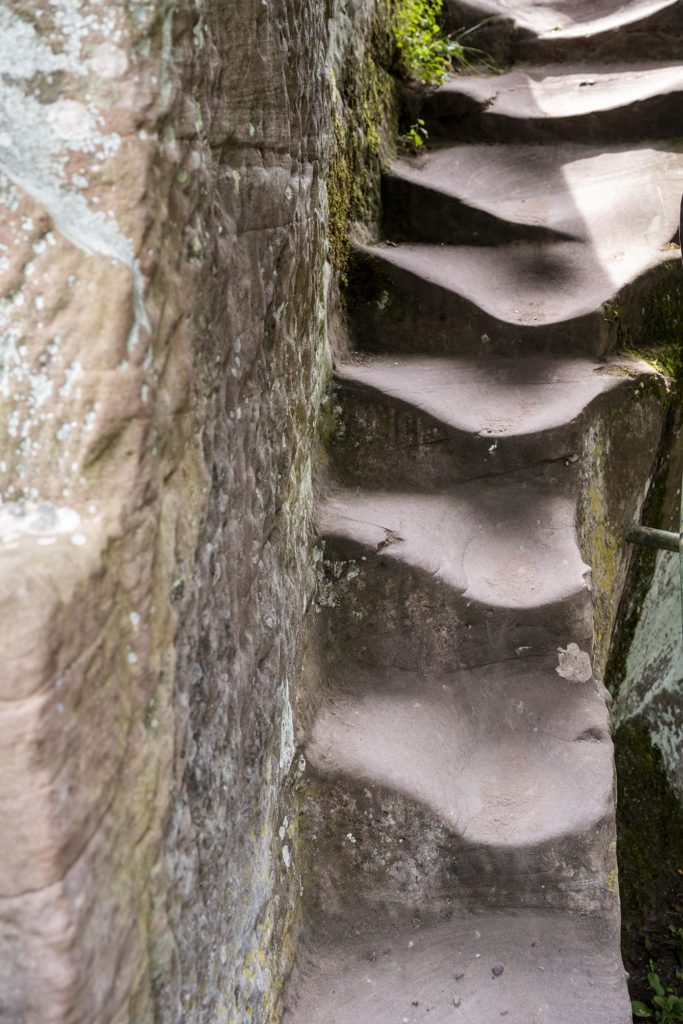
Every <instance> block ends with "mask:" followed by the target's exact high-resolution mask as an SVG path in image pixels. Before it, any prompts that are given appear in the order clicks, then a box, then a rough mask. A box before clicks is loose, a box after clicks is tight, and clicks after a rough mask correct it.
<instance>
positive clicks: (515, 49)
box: [447, 0, 683, 62]
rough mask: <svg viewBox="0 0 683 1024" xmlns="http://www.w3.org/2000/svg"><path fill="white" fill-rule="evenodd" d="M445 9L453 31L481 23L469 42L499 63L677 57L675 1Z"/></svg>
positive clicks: (599, 0)
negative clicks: (480, 26) (489, 54)
mask: <svg viewBox="0 0 683 1024" xmlns="http://www.w3.org/2000/svg"><path fill="white" fill-rule="evenodd" d="M447 8H448V13H449V20H450V22H451V24H452V25H453V26H454V27H455V28H461V27H463V26H469V27H472V26H475V25H480V24H481V23H482V21H486V22H487V23H486V24H485V25H484V26H483V27H482V29H481V30H479V31H478V32H477V33H475V34H474V35H473V36H470V38H469V42H470V43H471V44H473V45H477V46H479V47H481V48H483V49H484V50H486V51H487V52H490V53H491V54H492V55H493V56H494V58H497V59H498V60H502V61H505V62H510V61H516V60H528V59H534V60H537V61H538V60H556V61H564V60H567V59H570V60H577V59H593V60H600V61H612V62H613V61H621V60H631V61H639V60H643V58H647V59H651V60H669V59H671V60H676V59H680V58H681V57H683V38H682V30H683V20H682V18H681V5H680V3H677V0H631V2H630V3H618V2H617V3H615V0H574V2H571V0H570V2H568V0H565V2H561V0H556V2H555V3H543V2H539V0H522V2H521V3H515V4H512V3H509V2H506V0H465V2H462V0H448V2H447ZM488 19H492V21H491V22H489V21H488Z"/></svg>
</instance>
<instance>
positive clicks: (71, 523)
mask: <svg viewBox="0 0 683 1024" xmlns="http://www.w3.org/2000/svg"><path fill="white" fill-rule="evenodd" d="M80 521H81V519H80V516H79V514H78V512H76V511H75V510H74V509H72V508H66V507H61V508H60V507H58V506H55V505H52V504H51V503H50V502H49V501H43V502H40V503H35V502H29V501H17V502H10V503H7V504H0V540H2V541H3V542H4V543H5V544H6V543H10V542H13V541H15V540H16V539H17V538H18V537H20V536H29V537H40V536H41V535H42V536H46V535H47V536H50V537H55V536H58V535H59V534H65V533H71V532H72V531H73V530H75V529H77V528H78V526H79V525H80Z"/></svg>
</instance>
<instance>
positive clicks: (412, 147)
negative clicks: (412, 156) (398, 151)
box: [398, 117, 429, 153]
mask: <svg viewBox="0 0 683 1024" xmlns="http://www.w3.org/2000/svg"><path fill="white" fill-rule="evenodd" d="M428 138H429V132H428V131H427V129H426V127H425V123H424V121H423V120H422V118H421V117H419V118H418V119H417V121H416V122H415V124H411V126H410V128H409V129H408V131H407V132H406V133H405V134H404V135H400V136H399V140H398V141H399V142H400V144H401V145H402V146H403V147H404V149H407V150H409V151H410V152H411V153H417V152H418V150H420V149H422V147H423V146H424V144H425V142H426V141H427V139H428Z"/></svg>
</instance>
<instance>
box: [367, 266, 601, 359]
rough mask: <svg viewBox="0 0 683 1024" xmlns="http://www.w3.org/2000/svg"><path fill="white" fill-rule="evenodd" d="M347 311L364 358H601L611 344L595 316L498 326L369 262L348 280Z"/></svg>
mask: <svg viewBox="0 0 683 1024" xmlns="http://www.w3.org/2000/svg"><path fill="white" fill-rule="evenodd" d="M348 308H349V313H350V318H351V319H350V326H351V332H352V339H353V341H354V343H355V345H356V347H357V349H358V350H359V351H366V352H407V353H414V352H415V351H420V352H424V353H430V354H437V353H438V354H447V355H485V354H490V355H517V354H520V353H535V352H538V353H541V352H549V353H558V354H564V353H567V352H573V353H574V354H575V355H590V356H594V357H596V358H600V357H602V356H603V355H604V354H605V353H606V352H607V351H608V350H609V348H610V346H611V344H612V343H613V341H614V339H615V337H616V334H615V331H614V330H613V329H612V327H611V326H610V324H609V323H608V322H607V320H606V319H605V317H604V316H603V315H602V314H601V313H590V314H587V315H586V316H583V317H577V318H575V319H573V320H568V321H565V322H563V323H557V324H549V325H544V326H528V325H522V326H520V325H518V324H510V323H505V322H503V321H500V320H496V319H494V318H493V317H492V316H491V315H490V314H488V313H485V312H484V311H482V310H481V309H480V308H479V307H478V306H476V305H474V304H473V303H471V302H468V301H467V300H466V299H464V298H462V297H461V296H459V295H457V294H455V293H454V292H451V291H448V290H447V289H445V288H442V287H440V286H439V285H436V284H433V283H431V282H429V281H426V280H424V279H423V278H421V277H417V276H415V275H413V274H411V273H409V272H407V271H404V270H402V269H400V268H397V267H394V266H392V265H390V264H388V263H386V262H382V264H381V266H380V263H379V260H376V259H374V258H369V257H364V258H363V259H362V260H358V261H357V262H356V264H355V266H354V268H353V269H352V271H351V273H350V278H349V293H348Z"/></svg>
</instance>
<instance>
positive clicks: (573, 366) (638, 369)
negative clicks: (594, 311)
mask: <svg viewBox="0 0 683 1024" xmlns="http://www.w3.org/2000/svg"><path fill="white" fill-rule="evenodd" d="M627 375H630V376H632V377H640V376H645V377H649V376H653V375H654V371H653V370H652V369H651V368H650V367H649V366H648V364H647V363H644V362H640V361H637V360H629V359H619V360H615V361H614V362H612V363H610V362H607V363H596V362H595V361H593V360H589V359H580V358H579V359H570V358H562V357H557V358H552V357H546V358H543V357H534V356H527V357H517V358H507V359H506V358H498V359H496V358H489V359H467V358H457V357H445V356H442V357H439V356H434V357H425V356H411V355H387V356H375V357H367V358H365V359H362V360H360V359H357V360H355V361H347V362H344V363H341V364H340V365H338V366H337V368H336V370H335V377H336V378H337V380H339V381H340V382H343V383H345V384H347V385H355V386H357V387H359V388H363V389H366V390H367V391H369V392H373V393H377V395H378V396H381V399H382V400H384V401H386V402H392V403H396V404H399V405H404V406H410V407H412V408H414V409H416V410H418V411H420V412H423V413H425V414H426V415H427V416H429V417H431V418H433V419H434V420H435V421H437V422H438V423H439V425H440V426H442V427H444V428H447V429H449V430H453V431H457V432H459V433H462V434H468V433H469V434H475V435H477V436H479V437H486V438H491V439H492V440H493V439H495V440H498V439H502V438H512V437H524V436H526V435H528V434H540V433H548V432H550V431H553V430H556V429H558V428H559V427H561V426H564V425H568V424H571V423H573V421H574V420H575V419H576V418H577V417H578V416H580V415H581V414H582V413H583V412H584V411H585V409H586V407H587V406H588V405H589V404H590V403H591V402H592V401H593V400H594V399H596V398H597V397H598V396H599V395H602V394H604V393H605V392H607V391H611V390H612V389H613V388H615V387H619V386H620V385H623V383H624V379H625V377H626V376H627Z"/></svg>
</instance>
